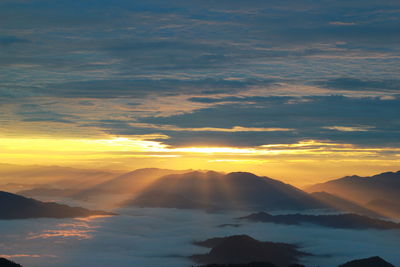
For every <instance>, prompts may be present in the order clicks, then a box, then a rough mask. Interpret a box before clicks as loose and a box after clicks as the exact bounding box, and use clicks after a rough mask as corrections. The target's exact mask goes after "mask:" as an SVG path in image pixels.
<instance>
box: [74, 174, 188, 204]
mask: <svg viewBox="0 0 400 267" xmlns="http://www.w3.org/2000/svg"><path fill="white" fill-rule="evenodd" d="M181 172H184V171H177V170H168V169H157V168H146V169H137V170H134V171H132V172H128V173H125V174H122V175H119V176H117V177H115V178H113V179H111V180H108V181H105V182H103V183H100V184H97V185H95V186H93V187H91V188H88V189H86V190H82V191H80V192H78V193H76V194H74V195H73V198H75V199H85V200H87V199H90V198H94V197H99V196H100V197H101V196H102V195H104V194H118V195H122V194H128V195H130V196H132V195H135V194H137V193H138V192H140V191H142V190H143V189H144V188H145V187H146V186H148V185H149V184H151V183H152V182H154V181H155V180H157V179H158V178H160V177H162V176H165V175H168V174H174V173H181Z"/></svg>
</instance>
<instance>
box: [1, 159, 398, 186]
mask: <svg viewBox="0 0 400 267" xmlns="http://www.w3.org/2000/svg"><path fill="white" fill-rule="evenodd" d="M4 165H6V166H11V167H16V170H17V171H18V168H24V167H25V168H26V167H35V168H41V167H42V168H71V169H77V170H82V171H103V172H111V173H116V174H117V175H124V174H126V173H130V172H134V171H137V170H146V169H161V170H172V171H187V173H189V172H203V173H204V172H209V171H211V172H218V173H221V174H229V173H235V172H239V173H240V172H244V173H251V174H254V175H256V176H259V177H267V178H270V179H274V180H277V181H281V182H284V183H287V184H290V185H293V186H295V187H298V188H300V189H303V188H306V187H308V186H311V185H314V184H319V183H325V182H328V181H331V180H336V179H341V178H345V177H351V176H358V177H371V176H374V175H378V174H382V173H396V172H399V171H400V169H393V170H386V171H383V172H372V173H367V174H364V175H360V174H358V173H348V174H346V175H342V176H333V177H328V176H327V177H325V178H322V179H317V180H316V181H315V182H311V183H305V184H296V183H295V181H296V180H294V179H292V178H290V177H285V178H283V179H282V178H279V177H274V176H271V175H268V174H260V173H256V172H251V171H246V170H232V171H226V170H225V171H223V170H215V169H190V168H182V169H174V168H160V167H156V166H153V167H151V166H150V167H142V168H133V169H129V168H121V169H109V168H94V167H91V168H90V167H86V168H85V167H80V166H63V165H39V164H31V165H19V164H10V163H1V162H0V172H1V171H3V169H2V167H4ZM185 173H186V172H185ZM313 181H314V180H313ZM49 183H51V181H49Z"/></svg>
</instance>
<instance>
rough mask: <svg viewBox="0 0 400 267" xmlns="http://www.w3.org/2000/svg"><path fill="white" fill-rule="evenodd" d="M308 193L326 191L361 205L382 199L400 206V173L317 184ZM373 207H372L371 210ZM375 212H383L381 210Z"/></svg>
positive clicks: (309, 188) (352, 177) (346, 178)
mask: <svg viewBox="0 0 400 267" xmlns="http://www.w3.org/2000/svg"><path fill="white" fill-rule="evenodd" d="M306 191H308V192H320V191H325V192H327V193H330V194H334V195H336V196H339V197H341V198H344V199H348V200H351V201H354V202H358V203H361V204H366V203H368V202H371V201H374V200H377V199H380V200H385V201H388V202H391V203H396V204H397V205H400V199H399V197H398V196H399V195H400V171H398V172H385V173H381V174H378V175H374V176H371V177H360V176H356V175H354V176H346V177H343V178H340V179H336V180H332V181H328V182H325V183H321V184H315V185H313V186H310V187H308V188H306ZM381 204H382V202H381ZM372 207H373V206H370V208H372ZM384 208H385V209H390V206H389V207H387V206H385V207H384ZM374 211H376V212H381V210H380V209H376V210H374Z"/></svg>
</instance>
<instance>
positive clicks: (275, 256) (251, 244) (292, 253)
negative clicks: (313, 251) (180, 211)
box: [191, 235, 308, 267]
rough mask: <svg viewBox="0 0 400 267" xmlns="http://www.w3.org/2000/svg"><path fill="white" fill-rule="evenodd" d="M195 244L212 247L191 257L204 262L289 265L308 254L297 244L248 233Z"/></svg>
mask: <svg viewBox="0 0 400 267" xmlns="http://www.w3.org/2000/svg"><path fill="white" fill-rule="evenodd" d="M194 244H195V245H198V246H203V247H208V248H211V250H210V252H209V253H207V254H202V255H193V256H191V259H192V260H194V261H196V262H199V263H203V264H246V263H251V262H269V263H272V264H274V265H277V266H279V267H280V266H284V267H287V266H288V265H289V264H292V263H297V262H298V260H299V258H301V257H302V256H306V255H308V254H307V253H303V252H301V251H299V250H298V247H297V246H296V245H292V244H286V243H273V242H262V241H258V240H256V239H254V238H252V237H250V236H247V235H235V236H229V237H222V238H212V239H208V240H205V241H202V242H195V243H194Z"/></svg>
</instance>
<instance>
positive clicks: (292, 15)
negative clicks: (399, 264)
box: [0, 0, 400, 185]
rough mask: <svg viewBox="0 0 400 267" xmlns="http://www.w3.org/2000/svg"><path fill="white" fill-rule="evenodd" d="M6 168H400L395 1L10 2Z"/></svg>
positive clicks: (332, 173)
mask: <svg viewBox="0 0 400 267" xmlns="http://www.w3.org/2000/svg"><path fill="white" fill-rule="evenodd" d="M0 26H1V27H0V162H2V163H11V164H22V165H28V164H38V165H63V166H79V167H85V168H104V169H124V170H132V169H135V168H139V167H162V168H166V167H168V168H175V169H189V168H191V169H214V170H219V171H236V170H242V171H251V172H255V173H257V174H259V175H267V176H270V177H273V178H279V179H283V180H284V181H288V182H290V183H293V184H296V185H305V184H309V183H313V182H317V181H322V180H326V179H330V178H336V177H340V176H342V175H351V174H360V175H370V174H374V173H377V172H382V171H394V170H398V166H399V163H400V140H399V134H400V119H399V114H400V79H399V75H398V74H399V72H400V46H399V43H400V34H399V33H400V32H399V29H400V2H399V1H397V0H381V1H372V0H346V1H344V0H338V1H332V0H330V1H327V0H320V1H312V0H308V1H306V0H296V1H295V0H292V1H289V0H279V1H277V0H276V1H275V0H268V1H265V0H263V1H261V0H247V1H239V0H229V1H227V0H219V1H215V0H214V1H210V0H184V1H183V0H182V1H180V0H171V1H157V0H146V1H129V0H114V1H105V0H96V1H92V0H86V1H82V0H68V1H66V0H2V1H1V2H0Z"/></svg>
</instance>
